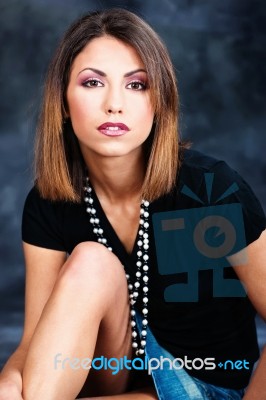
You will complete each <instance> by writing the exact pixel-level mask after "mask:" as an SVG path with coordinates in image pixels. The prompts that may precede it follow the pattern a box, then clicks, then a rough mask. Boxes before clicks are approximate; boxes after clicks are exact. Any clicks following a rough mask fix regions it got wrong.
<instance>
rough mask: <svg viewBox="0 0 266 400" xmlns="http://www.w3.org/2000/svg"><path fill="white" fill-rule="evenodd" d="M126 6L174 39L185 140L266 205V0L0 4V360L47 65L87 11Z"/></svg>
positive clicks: (18, 300) (15, 299) (10, 322)
mask: <svg viewBox="0 0 266 400" xmlns="http://www.w3.org/2000/svg"><path fill="white" fill-rule="evenodd" d="M112 6H123V7H126V8H128V9H130V10H132V11H135V12H137V13H139V14H140V15H141V16H143V17H144V18H145V19H146V20H147V21H148V22H149V23H150V24H151V25H152V26H153V27H154V28H155V30H157V31H158V33H159V34H160V35H161V36H162V38H163V40H164V41H165V42H166V44H167V45H168V48H169V50H170V53H171V55H172V58H173V61H174V64H175V66H176V71H177V77H178V81H179V89H180V95H181V109H182V115H181V125H182V135H183V138H186V139H190V140H192V142H193V143H194V147H195V148H197V149H199V150H203V151H205V152H206V153H208V154H211V155H213V156H216V157H219V158H222V159H225V160H226V161H228V162H229V163H230V164H231V165H232V166H233V167H234V168H235V169H237V170H238V171H239V172H240V173H241V175H242V176H243V177H244V178H245V179H246V180H247V181H248V182H249V183H250V184H251V186H252V187H253V188H254V190H255V192H256V194H257V196H258V197H259V199H260V200H261V202H262V203H263V206H264V208H265V206H266V185H265V184H266V161H265V145H266V136H265V119H266V117H265V113H264V109H265V89H266V78H265V73H264V70H265V64H266V60H265V49H266V28H265V27H266V23H265V16H266V3H265V1H263V0H261V1H259V0H223V1H220V0H145V1H141V0H136V1H130V0H128V1H123V0H120V1H107V0H105V1H103V0H102V1H101V0H98V1H97V0H95V1H90V0H87V1H86V0H23V1H21V0H9V1H5V0H1V1H0V46H1V59H0V80H1V82H0V92H1V96H0V163H1V168H0V182H1V200H0V254H1V257H0V292H1V302H0V318H1V320H0V324H1V325H0V327H1V331H0V365H1V364H2V363H3V360H4V359H5V358H6V356H7V354H8V353H9V352H10V350H11V348H14V346H15V345H16V343H17V341H18V339H19V335H20V332H21V328H22V311H23V293H24V266H23V256H22V250H21V238H20V221H21V213H22V207H23V202H24V199H25V196H26V194H27V191H28V190H29V188H30V186H31V184H32V181H31V179H32V175H31V158H32V147H33V136H34V129H35V123H36V118H37V112H38V106H39V102H40V96H41V92H42V84H43V79H44V75H45V71H46V68H47V64H48V61H49V59H50V57H51V56H52V54H53V51H54V49H55V47H56V45H57V43H58V40H59V38H60V37H61V35H62V33H63V32H64V31H65V29H66V27H67V26H68V25H69V24H70V22H72V21H73V20H74V19H75V18H76V17H78V16H80V15H81V14H83V13H85V12H87V11H89V10H93V9H99V8H104V7H112Z"/></svg>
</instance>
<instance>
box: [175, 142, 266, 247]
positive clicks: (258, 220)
mask: <svg viewBox="0 0 266 400" xmlns="http://www.w3.org/2000/svg"><path fill="white" fill-rule="evenodd" d="M177 191H178V193H177V194H176V196H177V198H178V199H179V200H180V201H182V202H183V204H189V205H190V206H189V207H202V206H203V207H205V208H209V207H212V208H213V207H214V208H215V209H216V208H217V207H218V206H222V205H229V204H232V203H234V204H239V205H240V206H241V210H242V213H243V218H244V223H245V228H246V239H247V242H248V243H250V242H252V241H254V240H255V239H257V238H258V237H259V235H260V233H261V232H262V231H263V230H264V229H265V226H266V219H265V215H264V211H263V209H262V206H261V204H260V202H259V200H258V198H257V196H256V195H255V193H254V192H253V190H252V189H251V187H250V185H249V184H248V183H247V182H246V180H245V179H244V177H242V176H241V175H239V173H238V172H237V171H235V170H234V169H233V168H231V167H230V166H229V165H228V164H227V163H226V162H225V161H223V160H219V159H216V158H213V157H210V156H207V155H205V154H203V153H201V152H198V151H195V150H191V149H188V150H185V151H184V152H183V156H182V164H181V168H180V172H179V175H178V179H177ZM231 208H232V207H231ZM217 210H218V208H217ZM226 212H227V213H230V207H228V206H227V207H226Z"/></svg>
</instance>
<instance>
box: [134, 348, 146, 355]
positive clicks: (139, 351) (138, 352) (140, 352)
mask: <svg viewBox="0 0 266 400" xmlns="http://www.w3.org/2000/svg"><path fill="white" fill-rule="evenodd" d="M138 354H144V350H143V349H139V350H138V351H137V352H136V355H138Z"/></svg>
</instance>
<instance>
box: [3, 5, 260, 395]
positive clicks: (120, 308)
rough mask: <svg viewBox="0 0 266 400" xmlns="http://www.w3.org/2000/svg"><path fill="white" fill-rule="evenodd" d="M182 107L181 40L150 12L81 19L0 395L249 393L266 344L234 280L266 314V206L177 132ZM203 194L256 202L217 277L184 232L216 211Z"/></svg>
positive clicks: (59, 76) (58, 85) (220, 200)
mask: <svg viewBox="0 0 266 400" xmlns="http://www.w3.org/2000/svg"><path fill="white" fill-rule="evenodd" d="M177 115H178V96H177V89H176V83H175V75H174V70H173V67H172V64H171V61H170V59H169V55H168V53H167V50H166V49H165V47H164V45H163V44H162V42H161V40H160V39H159V38H158V36H157V35H156V33H155V32H154V31H153V30H152V29H151V28H150V26H149V25H147V24H146V23H145V22H144V21H143V20H141V19H140V18H139V17H137V16H136V15H134V14H132V13H130V12H128V11H126V10H122V9H110V10H107V11H103V12H96V13H91V14H89V15H87V16H85V17H83V18H81V19H80V20H79V21H77V22H76V23H74V24H73V25H72V26H71V27H70V29H69V30H68V32H67V33H66V35H65V37H64V38H63V40H62V42H61V45H60V46H59V48H58V50H57V52H56V54H55V57H54V59H53V61H52V63H51V65H50V69H49V73H48V76H47V80H46V88H45V94H44V102H43V107H42V114H41V118H40V122H39V127H38V134H37V144H36V163H35V165H36V177H35V178H36V179H35V186H34V188H33V189H32V191H31V192H30V193H29V195H28V197H27V200H26V203H25V208H24V215H23V241H24V252H25V261H26V273H27V274H26V315H25V326H24V333H23V337H22V340H21V343H20V345H19V347H18V349H17V350H16V352H15V353H14V354H13V355H12V356H11V358H10V359H9V361H8V362H7V364H6V366H5V367H4V369H3V371H2V374H1V384H0V390H1V392H0V393H1V396H0V397H1V399H12V400H19V399H20V400H21V399H22V398H23V399H24V400H31V399H36V398H37V399H38V400H42V399H45V400H49V399H64V400H67V399H71V400H73V399H74V398H76V397H77V396H82V398H84V397H86V398H93V396H104V398H106V399H109V398H110V399H111V398H113V399H116V398H117V399H120V398H121V399H131V398H132V399H143V400H144V399H156V398H158V397H159V398H161V399H164V398H165V399H177V398H178V399H207V398H208V399H209V398H212V399H225V398H230V399H240V398H242V396H243V389H244V388H245V387H246V386H247V384H248V382H249V379H250V375H251V371H252V366H253V364H254V362H255V361H256V359H257V358H258V348H257V341H256V332H255V325H254V309H253V307H252V305H251V303H250V301H249V300H248V298H247V297H246V296H245V295H243V290H242V292H241V293H240V292H239V291H238V292H237V294H234V293H232V292H230V290H229V292H228V285H229V283H230V285H233V287H234V288H235V287H238V289H239V286H237V285H235V284H236V283H239V281H238V278H239V279H240V280H241V281H242V282H243V284H244V286H245V288H246V290H247V292H248V295H249V299H250V300H251V301H252V302H253V304H254V305H255V307H256V309H257V310H258V311H259V312H260V313H261V315H262V316H264V317H265V316H266V313H265V310H266V306H265V302H266V301H265V286H266V285H265V277H266V273H265V269H264V268H263V265H264V262H265V252H264V251H263V248H264V247H265V243H266V234H265V232H263V231H264V229H265V217H264V214H263V211H262V210H261V207H260V205H259V203H258V201H257V199H256V197H255V196H254V194H253V193H252V192H251V190H250V188H249V187H248V186H247V184H246V183H245V182H244V181H243V180H242V179H241V178H240V177H239V176H238V175H237V174H236V173H235V172H234V171H232V170H231V169H230V168H229V167H228V166H227V165H226V164H225V163H224V162H221V161H217V160H215V159H213V158H210V157H206V156H204V155H202V154H200V153H197V152H194V151H192V150H188V149H185V148H184V147H182V146H181V145H178V138H177ZM210 188H212V193H211V190H210ZM228 188H230V190H228ZM206 193H207V194H206ZM223 193H225V194H224V195H223ZM201 199H203V200H201ZM213 199H214V200H213ZM207 200H208V201H207ZM215 201H216V203H215ZM206 204H207V205H208V204H209V205H213V204H214V205H215V204H216V207H218V206H220V207H223V208H219V210H223V213H224V212H225V214H223V216H220V217H219V218H220V219H219V221H220V222H221V221H223V223H225V222H224V221H225V220H226V221H229V220H230V218H231V217H232V215H231V214H230V212H231V211H230V210H231V207H232V206H240V208H241V210H243V221H242V219H241V218H240V216H242V214H241V213H240V214H239V218H238V220H237V223H236V225H239V226H238V230H237V237H236V238H234V243H237V245H236V246H235V247H234V246H231V247H230V246H229V247H230V251H229V250H228V249H227V250H228V251H227V252H226V256H228V257H226V258H227V259H229V260H230V263H231V264H232V266H233V267H232V268H231V267H228V268H226V271H225V277H226V278H227V281H226V279H224V276H223V277H222V278H221V276H220V278H219V279H220V281H219V282H218V286H217V285H216V286H215V279H216V278H217V276H218V275H219V273H218V272H217V271H218V270H213V275H212V274H211V273H210V270H212V269H213V267H212V266H211V267H210V268H208V269H207V270H206V269H205V270H204V268H205V266H202V268H201V266H198V265H197V266H195V265H196V264H195V265H191V263H190V262H188V261H187V260H188V259H189V257H190V251H191V250H190V248H189V246H188V241H185V242H182V240H183V236H173V235H172V233H173V232H178V233H179V232H181V233H183V232H184V226H185V225H184V224H185V222H184V221H185V220H184V218H183V219H182V218H180V215H185V214H184V211H185V212H186V215H187V217H188V218H190V224H193V223H194V222H195V221H196V219H197V218H198V216H199V215H200V216H201V218H206V217H208V221H210V222H211V224H212V225H215V223H213V222H214V220H213V217H214V211H213V210H218V209H217V208H216V209H214V208H210V207H211V206H210V207H206ZM195 210H196V211H195ZM224 210H225V211H224ZM234 210H235V211H234V216H235V214H236V213H238V212H240V211H239V210H240V209H239V207H238V208H237V209H234ZM219 212H221V211H219ZM182 213H183V214H182ZM193 213H194V214H193ZM199 213H201V214H199ZM202 213H203V214H202ZM217 213H218V211H216V214H217ZM193 215H194V216H195V217H193ZM191 216H192V217H191ZM177 217H178V218H177ZM216 217H217V215H216ZM225 217H226V218H225ZM191 218H192V219H191ZM222 218H223V219H222ZM232 218H233V217H232ZM241 222H243V224H242V225H241ZM180 223H181V225H180ZM182 224H183V225H182ZM226 224H227V225H226ZM228 224H229V225H228ZM217 225H219V224H218V223H217V220H216V226H217ZM197 226H199V225H197ZM223 227H224V229H227V227H229V228H230V227H231V228H230V229H232V223H231V222H230V221H229V222H226V223H225V225H223ZM201 228H203V229H204V226H201ZM241 229H242V230H241ZM243 230H244V234H245V242H243V240H242V239H241V240H240V239H239V238H238V237H240V236H241V235H242V236H241V237H243ZM169 232H170V233H169ZM231 233H232V232H231ZM164 235H167V236H164ZM165 237H167V240H166V243H165V239H164V238H165ZM230 237H231V239H232V236H230ZM201 239H202V235H201V232H200V231H198V234H196V235H194V239H193V240H194V244H196V245H197V246H198V247H197V248H198V249H199V252H198V253H200V252H201V253H204V251H205V250H206V245H205V244H204V243H205V242H203V241H202V240H201ZM189 240H190V239H189ZM182 243H183V245H182ZM234 243H233V244H234ZM169 244H170V247H169ZM227 244H228V243H227ZM216 245H217V243H216ZM229 245H230V243H229ZM167 246H168V247H167ZM202 246H203V247H202ZM204 246H205V247H204ZM221 246H223V243H222V244H221V243H220V245H218V247H217V249H219V251H220V250H221ZM244 247H245V250H246V254H247V260H245V261H244V260H243V251H242V252H241V251H240V250H243V248H244ZM211 248H212V249H213V247H211V245H207V250H208V251H209V250H211ZM168 250H169V252H168ZM217 252H218V250H217V251H216V253H217ZM205 253H206V251H205ZM216 253H215V254H207V256H206V254H205V256H206V257H205V258H206V259H208V260H213V259H218V258H219V257H221V256H219V255H217V254H216ZM224 258H225V257H224ZM184 259H185V262H183V261H184ZM196 262H197V260H196ZM244 263H245V265H241V264H244ZM176 264H177V265H178V268H180V269H178V268H176V267H175V265H176ZM173 265H174V270H172V269H171V268H172V266H173ZM211 265H212V264H211ZM226 266H228V265H226ZM168 267H169V268H170V270H168V269H167V268H168ZM186 268H187V270H186ZM195 270H196V271H197V273H196V274H195ZM217 274H218V275H217ZM236 274H237V275H236ZM191 276H192V280H191ZM237 276H238V278H237ZM229 278H230V279H229ZM212 282H214V283H213V288H212ZM184 284H185V285H184ZM230 285H229V286H230ZM221 287H222V293H220V294H218V295H217V293H216V292H215V291H217V290H218V291H219V290H220V289H221ZM230 287H231V286H230ZM179 288H180V289H179ZM181 288H183V289H182V290H181ZM193 288H194V290H192V289H193ZM181 294H182V296H183V297H182V296H181ZM102 357H105V360H107V361H108V360H110V359H112V360H113V361H112V363H109V364H107V367H108V368H107V367H106V364H105V366H104V364H102V365H100V364H101V363H102ZM160 357H164V358H165V359H167V361H165V362H164V368H159V364H158V363H159V361H158V360H160ZM134 358H137V359H138V364H137V363H135V364H133V360H134ZM151 358H153V359H154V360H153V364H152V362H151ZM93 359H94V360H95V359H97V360H98V362H99V363H100V364H99V363H98V364H97V363H94V364H93V362H92V360H93ZM120 359H123V360H124V364H123V367H121V368H119V369H120V370H119V372H118V373H114V366H115V362H116V360H120ZM176 359H178V360H176ZM229 359H230V362H231V363H229V364H228V360H229ZM130 360H131V361H130ZM238 361H240V363H238ZM130 362H131V363H130ZM144 362H148V363H149V364H148V366H149V372H151V371H152V378H153V379H151V377H150V376H149V374H148V371H147V368H146V370H145V369H144V372H143V373H141V372H140V371H138V369H140V366H141V367H143V365H144ZM218 362H220V365H221V364H222V365H223V368H222V367H219V366H218ZM226 362H227V364H226ZM133 365H134V368H133ZM165 365H166V366H165ZM173 365H174V368H173ZM225 365H226V367H224V366H225ZM228 365H229V366H228ZM92 366H93V367H92ZM97 366H98V367H97ZM167 366H168V367H167ZM171 366H172V367H171ZM183 366H184V368H182V367H183ZM240 367H241V368H240ZM97 369H98V370H97ZM116 372H117V371H116ZM264 373H265V372H264V371H263V363H261V364H260V366H259V368H258V370H257V373H256V374H255V376H254V378H253V380H252V383H251V384H250V386H249V388H248V390H247V392H246V394H245V396H244V398H245V399H246V400H248V399H252V400H255V399H260V400H261V399H262V398H263V396H265V395H264V394H263V393H265V392H266V389H265V377H264V376H263V374H264ZM263 385H264V386H263Z"/></svg>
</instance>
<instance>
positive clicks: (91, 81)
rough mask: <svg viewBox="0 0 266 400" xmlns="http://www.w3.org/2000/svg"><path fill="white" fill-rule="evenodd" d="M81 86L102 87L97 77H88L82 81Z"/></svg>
mask: <svg viewBox="0 0 266 400" xmlns="http://www.w3.org/2000/svg"><path fill="white" fill-rule="evenodd" d="M82 86H85V87H89V88H94V87H102V86H103V83H102V82H101V81H100V80H99V79H95V78H90V79H88V80H86V81H85V82H83V83H82Z"/></svg>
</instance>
